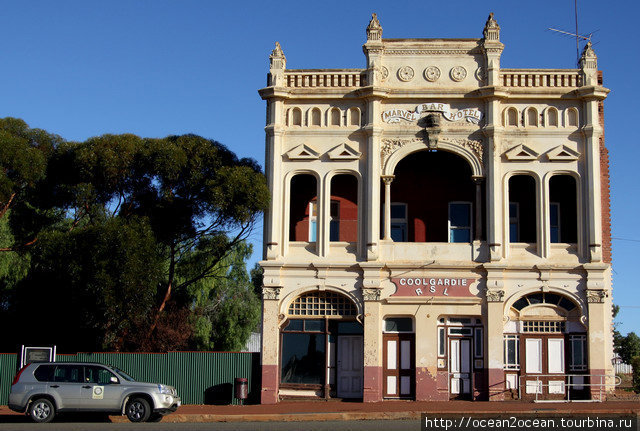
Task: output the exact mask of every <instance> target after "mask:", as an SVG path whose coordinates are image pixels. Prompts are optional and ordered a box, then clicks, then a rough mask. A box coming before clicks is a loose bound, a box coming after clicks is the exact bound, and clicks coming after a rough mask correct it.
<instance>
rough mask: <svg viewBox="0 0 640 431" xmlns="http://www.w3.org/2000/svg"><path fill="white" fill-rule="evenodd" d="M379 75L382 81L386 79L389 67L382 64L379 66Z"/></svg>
mask: <svg viewBox="0 0 640 431" xmlns="http://www.w3.org/2000/svg"><path fill="white" fill-rule="evenodd" d="M380 76H381V78H382V80H383V81H386V80H387V78H388V77H389V69H387V68H386V67H384V66H382V67H381V68H380Z"/></svg>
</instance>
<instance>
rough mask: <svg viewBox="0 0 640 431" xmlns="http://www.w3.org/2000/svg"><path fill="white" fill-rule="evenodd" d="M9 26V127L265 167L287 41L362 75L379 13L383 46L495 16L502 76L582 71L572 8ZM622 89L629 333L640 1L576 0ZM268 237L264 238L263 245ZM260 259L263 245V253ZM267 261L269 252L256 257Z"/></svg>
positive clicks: (326, 7) (267, 7) (186, 4)
mask: <svg viewBox="0 0 640 431" xmlns="http://www.w3.org/2000/svg"><path fill="white" fill-rule="evenodd" d="M2 6H3V7H2V12H3V13H2V15H1V16H0V40H2V41H3V42H4V43H3V44H2V49H0V82H1V83H2V84H0V85H1V86H0V117H6V116H12V117H18V118H22V119H24V120H25V121H26V122H27V123H28V124H29V125H30V126H31V127H39V128H43V129H46V130H48V131H50V132H53V133H57V134H59V135H61V136H63V137H64V138H66V139H69V140H84V139H86V138H88V137H91V136H96V135H101V134H104V133H124V132H128V133H135V134H137V135H141V136H149V137H160V136H166V135H170V134H182V133H195V134H198V135H202V136H205V137H208V138H213V139H216V140H218V141H220V142H222V143H224V144H225V145H227V146H228V147H229V148H230V149H232V150H233V151H235V152H236V153H237V154H238V155H239V156H243V157H244V156H250V157H254V158H255V159H257V160H258V161H259V162H260V163H261V164H262V163H263V162H264V130H263V127H264V118H265V103H264V102H263V101H262V100H261V99H260V97H259V96H258V93H257V90H258V89H259V88H262V87H264V86H265V84H266V74H267V72H268V56H269V53H270V52H271V50H272V49H273V46H274V43H275V41H279V42H280V43H281V44H282V47H283V49H284V52H285V55H286V56H287V66H288V67H289V68H343V67H346V68H354V67H364V55H363V54H362V48H361V46H362V44H363V43H364V42H365V27H366V25H367V24H368V22H369V19H370V17H371V13H372V12H376V13H378V17H379V18H380V22H381V24H382V27H383V29H384V33H383V37H386V38H402V37H431V38H433V37H442V38H447V37H454V38H473V37H482V28H483V26H484V22H485V21H486V18H487V16H488V14H489V12H494V13H495V17H496V19H497V21H498V23H499V24H500V26H501V28H502V31H501V40H502V42H503V43H504V44H505V45H506V48H505V51H504V54H503V56H502V62H501V64H502V67H507V68H526V67H535V68H573V67H575V64H576V48H575V39H572V38H570V37H565V36H561V35H559V34H557V33H554V32H551V31H548V30H547V28H549V27H554V28H559V29H563V30H567V31H570V32H573V31H574V29H575V20H574V1H573V0H536V1H528V2H525V1H513V0H504V1H489V0H487V1H482V2H471V1H465V0H459V1H457V2H445V1H441V2H433V1H429V2H418V1H416V2H392V1H388V0H387V1H357V0H352V1H349V2H342V1H340V2H338V1H324V2H302V1H296V2H293V1H289V0H280V1H278V2H264V1H249V0H245V1H242V2H215V1H196V0H173V1H167V0H155V1H151V0H146V1H144V0H126V1H125V0H111V1H100V2H99V1H87V0H84V1H70V0H69V1H65V0H57V1H44V0H43V1H29V0H23V1H5V2H4V3H3V5H2ZM578 9H579V12H578V13H579V31H580V33H589V32H595V33H594V36H593V41H594V42H595V46H594V48H595V51H596V54H597V55H598V57H599V68H600V69H601V70H603V71H604V82H605V86H606V87H608V88H610V89H611V90H612V91H611V93H610V95H609V97H608V99H607V100H606V102H605V127H606V142H607V146H608V148H609V151H610V156H611V192H612V213H613V219H612V226H613V237H614V238H622V239H615V240H614V241H613V245H614V250H613V253H614V254H613V256H614V264H613V267H614V284H613V285H614V301H615V303H617V304H619V305H621V306H622V308H621V313H620V315H619V317H618V320H619V321H620V329H621V331H622V332H623V333H624V332H628V331H635V332H637V333H640V295H638V293H636V291H635V289H636V284H637V281H636V278H637V277H636V276H634V274H633V271H634V269H635V268H636V267H637V266H638V265H637V263H636V258H637V256H638V255H640V227H639V225H638V222H637V220H638V213H639V212H640V199H639V198H638V195H639V191H640V187H639V184H640V181H639V180H638V178H637V176H636V175H635V174H636V173H637V168H636V161H638V160H640V149H639V147H638V138H637V137H636V135H635V134H634V133H633V130H634V127H635V126H637V125H638V124H639V120H640V111H638V110H637V108H636V107H635V106H636V104H637V98H638V97H637V96H638V93H639V91H638V88H640V87H638V86H637V84H633V82H634V78H633V75H634V73H635V71H636V70H638V66H639V64H638V63H639V59H638V57H639V52H640V50H638V48H637V47H636V46H635V42H633V41H632V39H631V38H632V35H635V33H636V31H637V26H638V24H637V20H636V17H637V16H638V13H639V12H640V2H635V1H622V0H618V1H616V2H611V3H610V4H609V5H607V6H605V3H604V2H602V1H601V0H598V1H595V0H578ZM260 238H261V235H260V234H258V233H256V234H255V235H254V240H255V241H256V242H258V243H259V241H260ZM256 249H258V250H259V249H260V247H259V246H258V247H256ZM258 258H259V256H258V254H257V253H256V255H255V256H254V260H257V259H258Z"/></svg>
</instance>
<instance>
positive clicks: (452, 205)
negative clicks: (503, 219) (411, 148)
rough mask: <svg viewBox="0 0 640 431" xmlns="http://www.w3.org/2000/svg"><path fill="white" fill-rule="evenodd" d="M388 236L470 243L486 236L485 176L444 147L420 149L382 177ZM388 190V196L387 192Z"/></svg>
mask: <svg viewBox="0 0 640 431" xmlns="http://www.w3.org/2000/svg"><path fill="white" fill-rule="evenodd" d="M383 180H385V183H387V182H388V183H389V184H385V186H383V187H382V196H381V202H385V207H388V212H389V214H388V215H387V214H385V210H384V207H383V211H382V217H381V219H382V220H383V221H384V223H386V225H385V226H383V229H382V232H383V233H384V239H392V240H393V241H394V242H440V243H456V242H457V243H470V242H472V241H473V240H481V239H483V234H482V232H484V231H485V229H484V228H483V224H484V222H482V217H481V212H482V207H483V205H482V202H483V201H484V190H483V187H482V184H481V181H477V182H476V181H474V178H473V176H472V169H471V166H470V165H469V163H468V162H467V161H466V160H465V159H463V158H462V157H459V156H457V155H456V154H453V153H449V152H446V151H436V152H429V151H418V152H415V153H412V154H410V155H408V156H407V157H405V158H404V159H402V160H401V161H400V162H399V163H398V164H397V166H396V168H395V171H394V176H393V177H387V178H383ZM387 193H389V196H387Z"/></svg>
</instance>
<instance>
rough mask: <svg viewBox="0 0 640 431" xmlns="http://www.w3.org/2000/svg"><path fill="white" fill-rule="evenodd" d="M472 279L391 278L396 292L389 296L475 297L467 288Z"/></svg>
mask: <svg viewBox="0 0 640 431" xmlns="http://www.w3.org/2000/svg"><path fill="white" fill-rule="evenodd" d="M474 281H475V280H474V279H473V278H435V277H429V278H426V277H403V278H392V279H391V282H392V283H393V284H395V285H396V291H395V292H394V293H393V294H392V295H391V296H475V295H473V294H472V293H471V292H470V291H469V287H470V286H471V284H473V282H474Z"/></svg>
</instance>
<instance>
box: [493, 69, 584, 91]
mask: <svg viewBox="0 0 640 431" xmlns="http://www.w3.org/2000/svg"><path fill="white" fill-rule="evenodd" d="M499 85H501V86H503V87H551V88H556V87H563V88H564V87H576V88H577V87H580V86H582V77H581V76H580V71H579V70H575V69H547V70H538V69H535V70H531V69H529V70H528V69H501V70H500V81H499Z"/></svg>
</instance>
